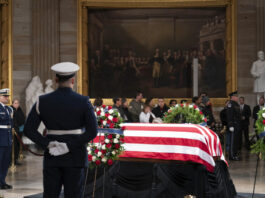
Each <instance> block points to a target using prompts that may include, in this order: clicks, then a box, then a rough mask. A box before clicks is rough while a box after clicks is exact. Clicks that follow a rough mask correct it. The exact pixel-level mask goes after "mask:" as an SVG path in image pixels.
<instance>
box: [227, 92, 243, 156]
mask: <svg viewBox="0 0 265 198" xmlns="http://www.w3.org/2000/svg"><path fill="white" fill-rule="evenodd" d="M229 96H230V101H229V103H228V104H227V110H226V118H227V128H228V132H229V133H231V139H230V150H229V159H230V160H236V161H238V160H239V156H238V150H239V138H240V137H239V133H240V121H241V115H240V106H239V104H238V95H237V91H235V92H232V93H230V94H229Z"/></svg>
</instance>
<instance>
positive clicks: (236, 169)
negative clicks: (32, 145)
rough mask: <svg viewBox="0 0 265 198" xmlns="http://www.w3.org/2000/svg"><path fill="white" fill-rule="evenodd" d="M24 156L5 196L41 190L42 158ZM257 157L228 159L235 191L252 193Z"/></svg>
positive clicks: (261, 171)
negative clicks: (11, 187) (10, 188)
mask: <svg viewBox="0 0 265 198" xmlns="http://www.w3.org/2000/svg"><path fill="white" fill-rule="evenodd" d="M25 156H26V158H25V159H24V160H23V161H22V165H21V166H17V170H16V172H15V173H13V174H12V173H9V174H8V178H7V182H8V183H9V184H11V185H13V187H14V189H12V190H6V191H0V195H1V193H2V194H3V193H4V197H5V198H23V197H24V196H26V195H32V194H37V193H40V192H42V158H41V157H38V156H33V155H32V154H28V153H25ZM256 162H257V157H256V155H254V154H250V153H249V152H248V151H246V150H242V161H232V162H231V161H230V162H229V172H230V174H231V177H232V179H233V182H234V184H235V186H236V190H237V192H243V193H252V190H253V183H254V175H255V168H256ZM255 192H256V193H261V194H265V163H264V162H263V161H260V162H259V167H258V177H257V184H256V190H255Z"/></svg>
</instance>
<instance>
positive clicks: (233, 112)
mask: <svg viewBox="0 0 265 198" xmlns="http://www.w3.org/2000/svg"><path fill="white" fill-rule="evenodd" d="M113 103H114V105H113V108H115V109H117V110H118V111H119V113H120V114H121V117H122V118H123V119H124V121H125V122H141V123H161V122H162V118H163V116H164V113H165V112H167V111H168V109H169V108H170V107H172V106H175V105H176V104H177V103H178V102H177V100H175V99H172V100H170V102H169V106H167V105H166V104H165V100H164V98H158V100H157V103H156V104H155V103H154V99H153V98H146V100H145V102H143V93H141V92H137V94H136V97H135V98H134V99H133V100H132V101H131V102H130V103H128V101H127V99H126V98H113ZM180 103H187V101H186V100H181V101H180ZM102 104H103V100H102V99H101V98H96V99H95V101H94V106H95V107H99V106H102ZM192 104H195V105H196V106H198V107H199V109H200V110H201V111H202V112H203V114H204V116H205V117H207V125H208V126H209V128H211V129H212V130H213V131H218V132H220V131H225V132H226V133H225V137H226V138H225V139H226V141H225V144H226V145H225V146H226V152H227V154H228V156H229V158H230V160H240V158H239V154H240V150H241V148H242V145H243V141H242V140H243V137H244V143H245V148H246V149H247V150H250V145H251V140H250V138H249V125H250V117H251V115H253V119H254V128H255V121H256V120H257V113H258V111H259V110H260V109H261V108H262V107H264V97H261V98H260V101H259V104H258V105H257V106H255V107H254V109H253V113H252V114H251V109H250V106H249V105H247V104H245V99H244V97H240V98H238V96H237V94H235V92H233V93H232V94H230V100H227V101H226V104H225V107H224V108H223V110H222V111H221V112H220V122H221V123H219V122H218V121H216V119H215V116H214V113H213V105H212V103H211V101H210V98H209V97H208V95H207V93H206V92H202V93H201V94H200V95H199V96H195V97H193V98H192ZM218 120H219V119H218ZM220 125H221V126H220ZM252 138H253V137H252Z"/></svg>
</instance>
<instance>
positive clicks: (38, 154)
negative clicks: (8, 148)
mask: <svg viewBox="0 0 265 198" xmlns="http://www.w3.org/2000/svg"><path fill="white" fill-rule="evenodd" d="M14 133H15V135H16V137H17V139H18V141H19V142H20V144H21V145H22V146H23V148H24V149H25V150H27V151H28V152H30V153H32V154H33V155H36V156H40V157H42V156H44V155H43V154H40V153H35V152H34V151H32V150H30V149H29V148H28V146H26V145H25V144H24V143H23V141H22V140H21V138H20V137H19V135H18V134H17V132H16V131H15V130H14Z"/></svg>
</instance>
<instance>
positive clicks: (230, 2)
mask: <svg viewBox="0 0 265 198" xmlns="http://www.w3.org/2000/svg"><path fill="white" fill-rule="evenodd" d="M200 7H201V8H204V7H225V9H226V55H225V56H226V82H225V83H226V94H227V95H228V94H229V93H230V92H232V91H234V90H236V89H237V49H236V46H237V31H236V30H237V29H236V27H237V25H236V16H237V14H236V7H237V1H236V0H78V2H77V13H78V18H77V20H78V23H77V24H78V26H77V39H78V41H77V43H78V46H77V63H78V64H79V65H80V68H81V69H80V71H79V73H78V80H77V90H78V92H79V93H81V94H83V95H88V82H89V81H88V80H89V79H88V49H87V44H88V38H87V37H88V30H87V25H86V24H87V18H88V17H87V15H88V12H87V9H102V8H200ZM170 99H172V98H166V102H168V101H169V100H170ZM181 99H184V98H177V100H178V101H180V100H181ZM185 99H187V100H188V101H191V98H185ZM227 99H228V98H211V101H212V103H213V105H214V106H224V103H225V101H226V100H227ZM103 100H104V103H105V104H107V105H111V104H112V99H109V98H104V99H103Z"/></svg>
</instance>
